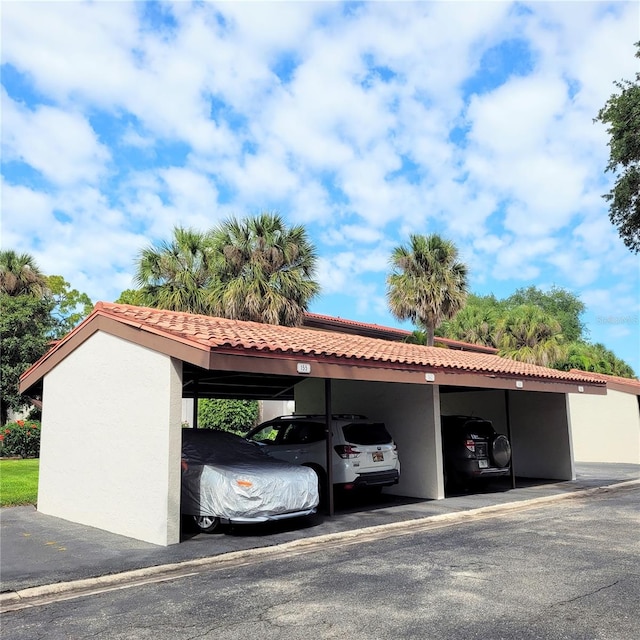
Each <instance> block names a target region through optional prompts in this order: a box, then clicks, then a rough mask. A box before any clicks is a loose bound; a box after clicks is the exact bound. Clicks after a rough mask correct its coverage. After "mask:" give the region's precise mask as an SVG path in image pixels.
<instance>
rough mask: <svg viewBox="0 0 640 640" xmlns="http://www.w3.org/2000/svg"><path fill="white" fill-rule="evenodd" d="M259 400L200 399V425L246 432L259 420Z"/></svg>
mask: <svg viewBox="0 0 640 640" xmlns="http://www.w3.org/2000/svg"><path fill="white" fill-rule="evenodd" d="M258 412H259V407H258V401H257V400H219V399H209V398H201V399H200V400H198V427H201V428H204V429H219V430H221V431H231V432H232V433H238V434H240V435H243V434H245V433H246V432H247V431H248V430H249V429H250V428H251V427H253V426H255V424H256V422H257V420H258Z"/></svg>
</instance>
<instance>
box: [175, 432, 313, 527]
mask: <svg viewBox="0 0 640 640" xmlns="http://www.w3.org/2000/svg"><path fill="white" fill-rule="evenodd" d="M318 501H319V496H318V476H317V475H316V473H315V472H314V471H313V469H310V468H308V467H303V466H300V465H296V464H290V463H288V462H284V461H282V460H276V459H275V458H272V457H271V456H270V455H268V454H267V453H266V452H265V451H263V450H262V449H261V448H260V447H259V446H258V445H257V444H255V443H252V442H249V441H248V440H245V439H244V438H242V437H240V436H237V435H234V434H232V433H227V432H224V431H216V430H212V429H183V432H182V509H181V510H182V513H183V514H185V515H188V516H192V517H193V520H194V521H195V523H196V525H197V526H198V527H199V529H200V530H202V531H206V532H211V531H213V530H215V529H216V528H217V527H218V525H219V524H220V523H221V522H222V523H229V522H233V523H254V522H266V521H268V520H278V519H282V518H293V517H298V516H305V515H310V514H312V513H314V512H315V510H316V507H317V506H318Z"/></svg>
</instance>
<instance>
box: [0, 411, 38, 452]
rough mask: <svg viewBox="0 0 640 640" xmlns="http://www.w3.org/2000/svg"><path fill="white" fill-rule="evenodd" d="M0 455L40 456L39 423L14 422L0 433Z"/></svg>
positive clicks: (8, 424) (34, 421)
mask: <svg viewBox="0 0 640 640" xmlns="http://www.w3.org/2000/svg"><path fill="white" fill-rule="evenodd" d="M0 455H2V456H4V457H9V456H20V457H21V458H37V457H38V456H39V455H40V423H39V422H38V421H36V420H32V421H28V420H16V421H15V422H9V423H7V424H6V425H5V426H4V428H3V429H2V430H1V431H0Z"/></svg>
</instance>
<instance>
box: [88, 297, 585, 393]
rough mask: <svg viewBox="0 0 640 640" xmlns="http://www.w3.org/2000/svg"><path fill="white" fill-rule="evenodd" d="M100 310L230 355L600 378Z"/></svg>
mask: <svg viewBox="0 0 640 640" xmlns="http://www.w3.org/2000/svg"><path fill="white" fill-rule="evenodd" d="M95 313H98V314H101V315H105V316H108V317H111V318H114V319H118V320H121V321H124V322H128V323H135V324H137V325H139V326H140V328H144V329H147V330H152V331H155V332H159V333H163V334H166V335H167V336H172V337H175V338H180V339H182V340H184V341H187V342H192V343H196V344H199V345H201V346H205V347H209V348H210V349H213V350H216V351H222V352H226V353H233V352H244V353H247V352H260V353H263V352H268V353H274V354H275V353H282V354H287V355H290V356H291V357H295V356H296V355H312V356H314V357H316V358H318V359H325V360H332V361H334V360H340V361H343V362H344V363H345V364H349V363H352V364H365V363H369V364H373V363H375V364H376V365H378V366H386V367H389V368H400V367H428V368H434V369H443V370H445V371H446V370H450V371H464V372H483V373H489V374H504V375H509V376H519V375H521V376H529V377H535V378H539V379H546V380H559V381H560V380H561V381H566V382H569V381H571V382H587V383H592V384H593V383H594V382H597V380H596V379H595V378H594V377H593V376H589V375H587V374H586V373H585V372H581V371H571V372H566V371H558V370H556V369H549V368H546V367H541V366H538V365H534V364H527V363H524V362H518V361H516V360H509V359H507V358H501V357H499V356H497V355H493V354H486V353H475V352H471V351H457V350H453V349H443V348H440V347H427V346H423V345H415V344H409V343H405V342H392V341H388V340H381V339H378V338H368V337H363V336H359V335H353V334H344V333H339V332H327V331H317V330H313V329H306V328H302V327H285V326H280V325H269V324H262V323H257V322H247V321H239V320H229V319H226V318H216V317H211V316H203V315H194V314H189V313H182V312H176V311H165V310H161V309H149V308H145V307H135V306H131V305H123V304H116V303H109V302H100V303H98V304H97V305H96V308H95Z"/></svg>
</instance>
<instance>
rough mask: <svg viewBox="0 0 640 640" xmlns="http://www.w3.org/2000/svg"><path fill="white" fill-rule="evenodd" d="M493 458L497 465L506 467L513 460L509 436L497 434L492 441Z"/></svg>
mask: <svg viewBox="0 0 640 640" xmlns="http://www.w3.org/2000/svg"><path fill="white" fill-rule="evenodd" d="M491 460H492V461H493V464H495V465H496V467H500V468H504V467H506V466H507V465H508V464H509V461H510V460H511V445H510V444H509V439H508V438H507V436H504V435H502V434H500V435H497V436H496V437H495V438H494V439H493V441H492V443H491Z"/></svg>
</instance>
